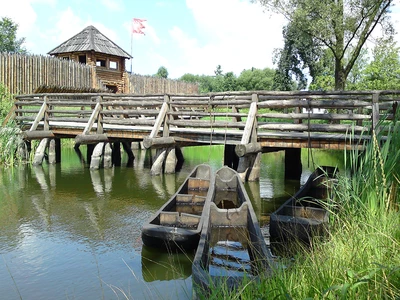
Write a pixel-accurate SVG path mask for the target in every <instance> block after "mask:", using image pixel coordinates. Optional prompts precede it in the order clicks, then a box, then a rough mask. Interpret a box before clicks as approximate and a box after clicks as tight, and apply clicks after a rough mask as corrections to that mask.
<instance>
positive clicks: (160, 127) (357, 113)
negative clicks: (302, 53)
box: [13, 91, 400, 156]
mask: <svg viewBox="0 0 400 300" xmlns="http://www.w3.org/2000/svg"><path fill="white" fill-rule="evenodd" d="M45 99H46V100H45ZM255 99H256V101H255ZM398 102H400V91H373V92H353V91H351V92H332V93H328V92H268V91H255V92H230V93H213V94H205V95H204V94H203V95H154V94H150V95H129V94H126V95H125V94H90V93H86V94H32V95H22V96H18V97H16V101H15V105H14V108H13V109H14V111H13V113H14V114H15V120H16V121H17V122H18V123H19V124H20V126H21V129H22V130H30V131H31V132H32V133H28V134H25V135H24V137H25V138H26V139H32V138H40V137H70V138H75V137H76V136H77V135H79V134H82V133H86V135H88V133H89V132H91V131H93V130H96V134H101V133H104V134H105V135H106V136H107V138H108V139H113V140H125V141H143V139H145V138H149V139H150V140H152V139H154V138H166V140H168V138H172V139H171V141H172V140H173V142H168V143H166V144H161V146H168V147H169V146H172V145H176V146H186V145H196V144H199V145H204V144H230V145H239V144H242V145H245V146H244V147H246V145H248V144H253V143H259V144H260V145H261V146H262V147H263V148H265V147H276V148H281V147H294V148H299V147H305V145H306V144H308V145H311V147H315V148H324V149H326V148H332V149H333V148H335V149H336V148H340V147H342V148H343V147H345V146H344V141H348V142H350V139H349V136H350V133H356V135H355V137H356V138H357V139H355V140H353V141H352V142H353V144H352V145H355V146H357V147H358V145H359V143H360V140H361V141H362V140H365V139H368V138H369V134H370V132H371V131H372V129H373V128H375V129H376V130H380V127H377V126H378V123H379V121H380V120H382V119H383V118H387V120H392V119H393V112H394V108H393V107H397V106H396V105H397V103H398ZM303 108H304V109H311V111H310V112H304V111H303V112H301V109H303ZM317 108H319V109H322V111H323V112H325V113H315V112H314V111H312V109H317ZM331 121H335V122H331ZM46 128H47V129H46ZM44 129H46V130H44ZM39 132H41V133H39ZM77 132H78V133H77ZM362 132H364V134H363V135H358V133H362ZM90 135H91V134H90ZM85 138H86V137H85ZM79 139H80V138H78V140H79ZM88 139H93V137H90V138H88ZM359 139H360V140H359ZM103 140H104V141H105V138H104V139H100V140H99V141H103ZM313 141H315V143H313ZM81 142H83V143H85V140H82V141H81ZM306 142H307V143H306ZM151 143H152V142H151ZM151 143H150V144H149V145H150V146H149V147H153V148H157V147H159V146H160V145H159V144H157V143H155V144H151ZM352 145H350V146H352ZM249 147H250V148H243V149H244V150H243V149H242V148H240V149H241V150H240V151H241V152H239V154H240V155H241V156H244V155H246V153H247V154H255V153H258V152H259V149H258V148H257V151H256V150H251V147H252V146H249ZM238 151H239V150H238ZM243 151H244V152H243ZM243 153H245V154H243ZM237 154H238V153H237Z"/></svg>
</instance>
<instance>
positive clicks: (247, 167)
mask: <svg viewBox="0 0 400 300" xmlns="http://www.w3.org/2000/svg"><path fill="white" fill-rule="evenodd" d="M261 156H262V152H258V153H253V154H249V155H246V156H242V157H240V159H239V166H238V168H237V172H238V173H239V176H240V178H241V179H242V181H243V182H244V181H258V180H259V179H260V169H261Z"/></svg>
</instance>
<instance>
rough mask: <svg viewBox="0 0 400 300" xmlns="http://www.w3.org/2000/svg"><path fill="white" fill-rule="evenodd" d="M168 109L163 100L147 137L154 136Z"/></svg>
mask: <svg viewBox="0 0 400 300" xmlns="http://www.w3.org/2000/svg"><path fill="white" fill-rule="evenodd" d="M167 111H168V103H166V102H164V103H163V105H162V106H161V109H160V113H159V114H158V116H157V119H156V122H155V123H154V127H153V130H152V131H151V133H150V135H149V138H155V137H156V136H157V134H158V131H159V130H160V127H161V125H162V123H163V122H164V118H165V116H166V114H167Z"/></svg>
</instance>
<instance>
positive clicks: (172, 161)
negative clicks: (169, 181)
mask: <svg viewBox="0 0 400 300" xmlns="http://www.w3.org/2000/svg"><path fill="white" fill-rule="evenodd" d="M177 162H178V159H177V158H176V154H175V148H172V149H170V151H169V152H168V155H167V158H166V159H165V170H164V173H165V174H173V173H175V167H176V164H177Z"/></svg>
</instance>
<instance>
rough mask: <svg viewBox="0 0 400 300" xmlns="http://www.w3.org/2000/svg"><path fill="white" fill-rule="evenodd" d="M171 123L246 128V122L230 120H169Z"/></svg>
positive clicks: (187, 125) (190, 125) (186, 125)
mask: <svg viewBox="0 0 400 300" xmlns="http://www.w3.org/2000/svg"><path fill="white" fill-rule="evenodd" d="M168 124H169V125H172V126H178V127H193V128H196V127H200V128H211V127H212V128H244V127H245V123H244V122H235V123H233V122H230V121H210V120H190V121H187V120H183V121H182V120H174V121H168Z"/></svg>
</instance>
